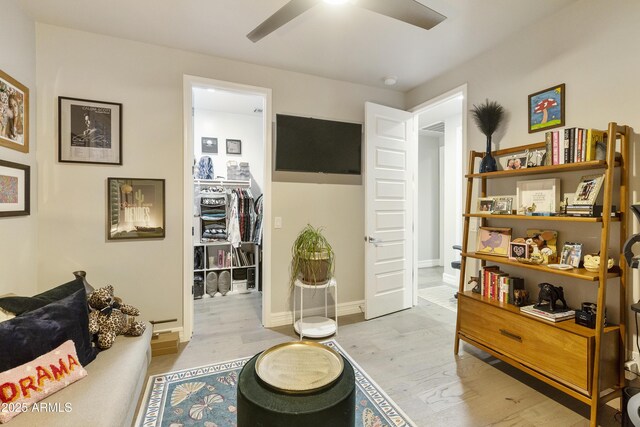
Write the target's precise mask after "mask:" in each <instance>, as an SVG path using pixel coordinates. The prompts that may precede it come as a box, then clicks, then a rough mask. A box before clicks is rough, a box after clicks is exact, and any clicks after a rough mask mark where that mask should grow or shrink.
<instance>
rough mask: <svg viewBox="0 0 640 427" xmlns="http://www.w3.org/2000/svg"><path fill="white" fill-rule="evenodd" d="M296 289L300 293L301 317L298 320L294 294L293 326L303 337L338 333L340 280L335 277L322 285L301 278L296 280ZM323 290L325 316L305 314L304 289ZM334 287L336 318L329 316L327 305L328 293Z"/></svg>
mask: <svg viewBox="0 0 640 427" xmlns="http://www.w3.org/2000/svg"><path fill="white" fill-rule="evenodd" d="M294 285H295V288H294V290H295V289H297V290H298V292H299V293H300V318H299V319H298V320H296V317H297V315H296V312H297V308H296V297H295V292H294V295H293V328H294V329H295V331H296V332H297V333H298V335H300V340H302V338H303V337H309V338H324V337H328V336H331V335H334V334H337V333H338V282H336V279H334V278H333V277H332V278H331V279H330V280H329V281H328V282H327V283H324V284H322V285H307V284H306V283H303V282H302V281H300V280H299V279H296V281H295V282H294ZM309 289H312V290H316V291H318V290H323V291H324V316H308V317H305V316H304V291H305V290H309ZM331 289H333V290H334V296H333V297H334V298H333V314H334V318H333V319H331V318H330V317H329V312H328V311H329V310H328V305H327V294H328V292H329V291H330V290H331Z"/></svg>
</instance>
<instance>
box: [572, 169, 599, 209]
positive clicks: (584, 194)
mask: <svg viewBox="0 0 640 427" xmlns="http://www.w3.org/2000/svg"><path fill="white" fill-rule="evenodd" d="M603 182H604V175H603V174H599V175H587V176H583V177H582V178H580V183H579V184H578V188H577V189H576V194H575V196H574V198H573V204H574V205H594V204H595V203H596V200H597V198H598V194H600V189H601V188H602V183H603Z"/></svg>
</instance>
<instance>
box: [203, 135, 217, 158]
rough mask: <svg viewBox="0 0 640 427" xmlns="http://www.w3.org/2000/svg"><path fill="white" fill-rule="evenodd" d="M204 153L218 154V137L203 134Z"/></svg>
mask: <svg viewBox="0 0 640 427" xmlns="http://www.w3.org/2000/svg"><path fill="white" fill-rule="evenodd" d="M202 154H218V138H211V137H207V136H203V137H202Z"/></svg>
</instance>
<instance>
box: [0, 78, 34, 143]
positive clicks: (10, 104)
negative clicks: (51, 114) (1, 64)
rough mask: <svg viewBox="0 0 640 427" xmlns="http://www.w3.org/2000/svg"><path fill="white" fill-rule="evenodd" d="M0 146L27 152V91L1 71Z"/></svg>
mask: <svg viewBox="0 0 640 427" xmlns="http://www.w3.org/2000/svg"><path fill="white" fill-rule="evenodd" d="M0 146H2V147H7V148H11V149H13V150H18V151H22V152H23V153H28V152H29V89H27V87H26V86H24V85H23V84H21V83H20V82H18V81H17V80H15V79H13V78H12V77H11V76H9V75H8V74H7V73H5V72H4V71H2V70H0Z"/></svg>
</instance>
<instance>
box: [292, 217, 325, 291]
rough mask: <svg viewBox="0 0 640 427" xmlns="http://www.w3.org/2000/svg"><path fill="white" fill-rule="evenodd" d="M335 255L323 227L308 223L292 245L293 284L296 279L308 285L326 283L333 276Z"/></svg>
mask: <svg viewBox="0 0 640 427" xmlns="http://www.w3.org/2000/svg"><path fill="white" fill-rule="evenodd" d="M334 255H335V254H334V252H333V248H332V247H331V244H330V243H329V242H328V241H327V238H326V237H325V236H324V235H323V234H322V228H315V227H313V226H312V225H310V224H307V226H306V227H305V228H304V229H302V231H300V234H298V237H297V238H296V240H295V242H293V246H292V247H291V256H292V259H291V285H292V286H293V283H294V282H295V280H296V279H300V280H301V281H302V282H303V283H306V284H308V285H321V284H324V283H326V282H327V281H328V280H329V279H331V277H332V276H333V272H334V267H335V264H334V261H335V257H334Z"/></svg>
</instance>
